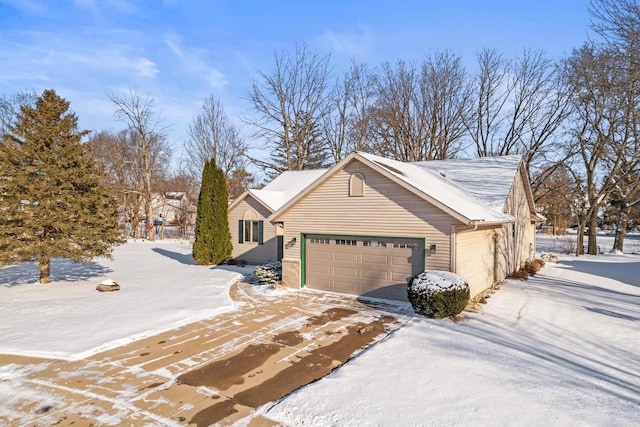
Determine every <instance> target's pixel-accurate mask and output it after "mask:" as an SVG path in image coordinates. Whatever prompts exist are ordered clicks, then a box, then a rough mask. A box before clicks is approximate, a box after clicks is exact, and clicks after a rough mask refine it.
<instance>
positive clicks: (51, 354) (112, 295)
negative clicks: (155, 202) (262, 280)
mask: <svg viewBox="0 0 640 427" xmlns="http://www.w3.org/2000/svg"><path fill="white" fill-rule="evenodd" d="M245 269H246V268H245ZM239 270H240V269H239V268H235V267H217V268H212V267H206V266H199V265H196V264H195V263H194V262H193V261H192V258H191V245H190V244H188V242H180V241H166V240H165V241H156V242H149V241H129V242H128V243H126V244H124V245H121V246H118V247H117V248H115V250H114V253H113V260H109V259H105V258H100V259H98V260H96V262H95V263H94V264H93V265H83V264H76V263H74V262H73V261H70V260H67V259H54V260H53V261H52V265H51V276H52V277H51V279H52V283H50V284H46V285H41V284H38V283H37V281H38V275H39V272H38V268H37V266H36V264H35V263H22V264H18V265H14V266H8V267H5V268H2V269H0V354H2V353H5V354H7V353H10V354H21V355H27V356H40V357H48V358H65V359H75V358H82V357H86V356H88V355H91V354H94V353H96V352H98V351H102V350H105V349H107V348H112V347H116V346H119V345H122V344H126V343H128V342H130V341H133V340H135V339H139V338H142V337H145V336H149V335H153V334H156V333H158V332H161V331H165V330H168V329H173V328H176V327H178V326H181V325H184V324H187V323H191V322H195V321H198V320H201V319H204V318H208V317H211V316H214V315H215V314H218V313H221V312H224V311H227V310H231V309H232V308H233V304H232V301H231V300H230V299H229V295H228V288H229V285H230V284H231V283H233V282H234V281H235V280H236V279H238V278H239V277H241V275H240V274H239V273H238V271H239ZM107 278H108V279H112V280H115V281H116V282H117V283H119V284H120V285H121V287H122V289H121V290H120V291H117V292H104V293H103V292H98V291H96V285H97V284H98V283H100V282H101V281H103V280H105V279H107Z"/></svg>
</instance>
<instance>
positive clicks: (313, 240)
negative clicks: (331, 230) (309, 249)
mask: <svg viewBox="0 0 640 427" xmlns="http://www.w3.org/2000/svg"><path fill="white" fill-rule="evenodd" d="M309 243H313V244H316V245H328V244H329V239H316V238H311V239H309Z"/></svg>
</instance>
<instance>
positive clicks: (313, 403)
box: [265, 236, 640, 426]
mask: <svg viewBox="0 0 640 427" xmlns="http://www.w3.org/2000/svg"><path fill="white" fill-rule="evenodd" d="M637 237H638V236H635V237H632V238H631V239H629V240H627V243H628V245H629V248H630V250H629V251H631V250H632V249H631V248H633V250H635V249H636V245H637V243H638V240H637ZM572 238H575V236H572ZM561 239H564V238H559V239H556V238H553V237H546V236H540V239H539V242H538V248H539V249H540V250H549V249H554V248H559V247H561V246H563V245H564V241H563V240H561ZM600 244H601V245H602V248H607V250H609V248H611V247H612V245H613V240H612V239H611V238H610V237H609V236H603V237H602V238H601V239H600ZM625 251H626V246H625ZM558 256H559V262H558V263H557V264H548V265H547V266H546V267H545V268H544V269H543V270H542V271H541V272H540V273H539V274H538V275H537V276H535V277H533V278H530V279H529V280H528V281H512V280H508V281H507V282H506V283H504V284H503V285H502V287H501V290H500V291H498V292H497V293H495V294H493V295H492V297H491V298H490V299H489V300H488V304H487V305H485V306H483V309H482V311H481V312H479V313H472V314H469V317H470V319H469V320H468V321H465V322H459V323H454V322H452V321H450V320H429V319H426V318H421V317H417V316H411V317H408V318H407V319H405V320H406V322H407V323H406V324H405V326H404V327H402V328H401V329H399V330H398V331H396V332H395V333H394V334H393V335H392V336H390V337H389V338H388V339H386V340H385V341H383V342H381V343H379V344H377V345H375V346H374V347H373V348H370V349H369V350H367V351H365V352H363V353H361V354H360V355H359V356H358V357H356V358H355V359H354V360H352V361H350V362H349V363H348V364H346V365H344V366H343V367H342V368H340V369H339V370H337V371H335V372H334V373H332V374H331V375H330V376H328V377H325V378H323V379H322V380H320V381H318V382H316V383H314V384H311V385H309V386H307V387H304V388H302V389H300V390H299V391H297V392H295V393H293V394H292V395H290V396H288V397H286V398H284V399H283V400H282V401H281V402H279V403H277V404H276V405H274V406H273V407H270V408H265V411H267V413H266V415H267V416H269V417H270V418H272V419H276V420H279V421H280V422H283V423H285V424H287V425H291V426H293V425H295V426H513V425H522V426H577V425H579V426H637V425H638V422H639V421H638V420H640V256H637V255H630V254H627V255H609V254H604V255H600V256H584V257H580V258H576V257H575V256H569V255H562V254H559V255H558Z"/></svg>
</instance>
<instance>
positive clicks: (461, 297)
mask: <svg viewBox="0 0 640 427" xmlns="http://www.w3.org/2000/svg"><path fill="white" fill-rule="evenodd" d="M407 296H408V297H409V301H410V302H411V306H412V307H413V311H415V312H416V313H418V314H422V315H424V316H427V317H432V318H435V319H439V318H443V317H450V316H455V315H457V314H460V312H462V310H464V308H465V306H466V305H467V303H468V302H469V298H470V291H469V284H468V283H467V281H466V280H465V279H464V278H463V277H462V276H459V275H457V274H454V273H450V272H448V271H435V270H430V271H425V272H424V273H420V274H418V275H416V276H414V277H412V278H411V280H410V281H409V284H408V287H407Z"/></svg>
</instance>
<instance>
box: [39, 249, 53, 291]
mask: <svg viewBox="0 0 640 427" xmlns="http://www.w3.org/2000/svg"><path fill="white" fill-rule="evenodd" d="M38 267H39V268H40V280H39V282H40V283H41V284H45V283H50V282H51V259H50V258H49V256H48V255H40V259H39V261H38Z"/></svg>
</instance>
